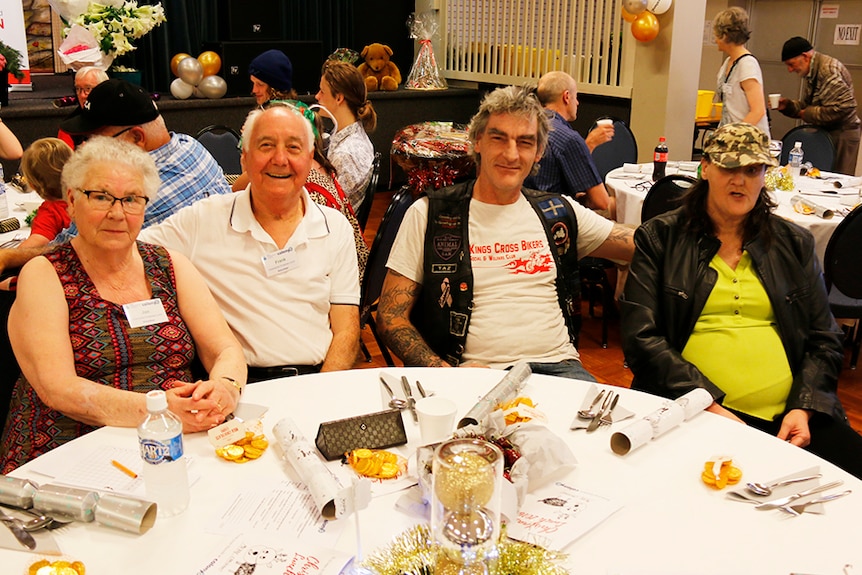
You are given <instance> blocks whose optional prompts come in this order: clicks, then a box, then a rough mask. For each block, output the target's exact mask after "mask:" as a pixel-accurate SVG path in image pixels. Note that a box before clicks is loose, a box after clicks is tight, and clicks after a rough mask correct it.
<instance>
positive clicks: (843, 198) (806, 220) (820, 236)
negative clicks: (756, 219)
mask: <svg viewBox="0 0 862 575" xmlns="http://www.w3.org/2000/svg"><path fill="white" fill-rule="evenodd" d="M698 164H699V163H698V162H668V167H667V174H668V175H670V174H684V175H687V176H691V177H694V178H696V177H697V171H696V170H697V166H698ZM681 167H685V168H689V169H688V170H682V169H680V168H681ZM638 168H639V171H637V172H626V171H625V170H624V169H623V168H617V169H616V170H613V171H611V172H610V173H608V176H607V178H606V179H605V185H606V186H607V187H608V191H609V192H610V193H612V194H613V195H614V196H616V198H617V221H618V222H620V223H621V224H634V225H640V223H641V208H642V207H643V203H644V198H646V195H647V192H648V191H649V188H650V186H651V185H652V180H651V176H652V164H639V165H638ZM849 181H851V178H850V177H849V176H843V175H841V174H833V173H830V172H821V177H820V178H809V177H807V176H800V177H798V178H796V179H795V181H794V184H795V185H794V188H793V190H791V191H781V190H776V191H774V192H772V197H773V198H774V199H775V200H776V202H777V203H778V208H776V210H775V214H776V215H779V216H781V217H783V218H786V219H788V220H790V221H792V222H794V223H796V224H799V225H800V226H802V227H804V228H805V229H807V230H808V231H810V232H811V233H812V234H813V235H814V241H815V244H816V249H817V256H818V257H819V258H820V261H821V262H822V261H823V256H824V254H825V253H826V244H828V243H829V238H831V237H832V232H834V231H835V228H836V227H837V226H838V224H839V223H840V222H841V220H842V217H841V215H840V210H849V209H852V208H853V206H854V205H855V203H857V202H858V201H859V195H860V188H859V187H858V184H857V187H842V188H837V187H835V182H849ZM796 194H802V196H803V197H805V198H808V199H810V200H813V201H815V202H816V203H818V204H821V205H823V206H824V207H826V208H829V209H831V210H832V211H833V212H834V214H835V215H834V216H833V217H831V218H829V219H824V218H821V217H819V216H816V215H814V214H808V215H805V214H800V213H798V212H796V211H795V210H794V209H793V205H792V203H791V198H792V197H793V196H794V195H796ZM845 202H850V203H849V204H848V203H845Z"/></svg>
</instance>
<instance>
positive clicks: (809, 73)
mask: <svg viewBox="0 0 862 575" xmlns="http://www.w3.org/2000/svg"><path fill="white" fill-rule="evenodd" d="M781 60H782V61H783V62H784V63H785V64H786V65H787V71H788V72H795V73H796V74H799V75H800V76H801V77H802V78H803V79H804V80H805V86H804V89H803V91H802V99H801V100H788V99H787V98H781V99H780V100H779V102H778V110H779V111H780V112H781V113H782V114H784V115H785V116H788V117H790V118H799V119H801V120H803V121H804V122H805V123H806V124H814V125H817V126H820V127H821V128H823V129H825V130H827V131H828V132H829V134H830V135H831V136H832V142H833V143H834V144H835V166H834V168H833V169H834V171H836V172H839V173H842V174H848V175H851V176H853V175H855V174H856V158H857V156H858V155H859V137H860V133H862V121H860V120H859V116H858V115H857V113H856V97H855V96H854V94H853V79H852V78H851V77H850V72H848V71H847V68H845V67H844V64H842V63H841V62H839V61H838V60H836V59H835V58H832V57H831V56H827V55H826V54H821V53H820V52H817V51H815V50H814V47H813V46H812V45H811V43H810V42H809V41H808V40H806V39H805V38H801V37H799V36H794V37H793V38H791V39H790V40H788V41H787V42H785V43H784V47H783V48H782V49H781Z"/></svg>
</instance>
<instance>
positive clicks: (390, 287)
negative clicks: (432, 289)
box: [377, 269, 450, 367]
mask: <svg viewBox="0 0 862 575" xmlns="http://www.w3.org/2000/svg"><path fill="white" fill-rule="evenodd" d="M421 289H422V286H421V285H419V284H418V283H416V282H414V281H412V280H410V279H408V278H407V277H405V276H403V275H401V274H399V273H398V272H396V271H393V270H391V269H390V270H389V271H388V272H387V273H386V279H385V280H384V281H383V291H382V293H381V294H380V302H379V303H378V304H377V326H378V328H379V329H380V336H381V337H382V338H383V342H384V343H385V344H386V346H387V347H388V348H389V349H391V350H392V351H393V352H395V355H397V356H398V357H400V358H401V361H403V362H404V365H410V366H424V367H450V366H449V364H448V363H446V362H445V361H443V359H441V358H440V356H438V355H437V354H436V353H434V352H433V351H431V348H430V347H428V344H427V343H425V340H424V339H423V338H422V335H420V334H419V332H418V331H417V330H416V327H415V326H414V325H413V324H412V323H410V311H411V310H412V309H413V306H414V305H415V304H416V300H417V299H418V298H419V291H420V290H421Z"/></svg>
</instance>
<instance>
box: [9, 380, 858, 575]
mask: <svg viewBox="0 0 862 575" xmlns="http://www.w3.org/2000/svg"><path fill="white" fill-rule="evenodd" d="M384 371H386V372H388V373H391V374H392V375H394V376H396V377H399V376H401V375H406V376H407V377H408V379H409V380H410V381H411V382H414V381H416V380H417V379H418V380H421V381H422V384H423V386H424V388H425V389H426V390H427V391H429V392H431V391H433V392H436V393H437V394H438V395H440V396H444V397H449V398H451V399H453V400H454V401H455V402H456V403H457V405H458V408H459V409H458V417H459V418H460V417H461V416H463V415H464V414H465V413H466V412H467V411H468V410H469V408H470V407H472V406H473V405H474V404H475V402H476V401H477V400H478V399H479V398H480V397H481V396H482V395H484V394H485V393H486V392H487V391H488V390H490V389H491V388H492V387H493V386H494V385H495V384H496V383H497V382H499V381H500V379H501V378H502V377H503V375H504V372H501V371H496V370H490V369H469V368H462V369H455V368H448V369H446V368H412V369H407V368H388V369H385V370H384ZM378 374H379V370H376V369H367V370H353V371H342V372H335V373H321V374H316V375H307V376H301V377H293V378H287V379H282V380H273V381H267V382H261V383H256V384H253V385H250V386H248V387H247V388H246V391H245V393H244V394H243V398H242V401H243V403H246V402H248V403H253V404H262V405H267V406H268V407H269V411H268V413H267V414H266V415H265V417H264V418H263V427H264V431H265V433H266V434H267V436H268V437H269V438H270V440H272V441H273V445H271V446H270V448H269V449H268V450H267V451H266V452H265V453H264V454H263V457H261V458H260V459H258V460H255V461H251V462H249V463H246V464H243V465H238V464H234V463H230V462H226V461H223V460H221V459H219V458H217V457H216V456H215V455H214V453H213V448H212V447H211V446H210V444H209V442H208V441H207V438H206V436H205V435H204V434H192V435H186V436H185V446H186V452H187V453H188V454H190V455H191V456H192V457H193V458H194V464H193V466H192V468H191V469H192V472H193V474H194V475H199V476H200V479H199V480H198V481H197V482H196V483H195V484H194V485H192V488H191V492H192V496H191V503H190V506H189V508H188V510H187V511H186V512H184V513H183V514H181V515H179V516H177V517H173V518H168V519H161V518H160V519H158V520H157V521H156V524H155V526H154V527H153V528H152V529H151V530H150V531H148V532H147V533H145V534H144V535H132V534H128V533H125V532H120V531H115V530H111V529H108V528H105V527H102V526H99V525H96V524H92V523H75V524H72V525H70V526H68V527H67V528H64V529H63V530H60V531H55V532H54V533H55V534H56V538H57V540H58V542H59V544H60V546H61V548H62V550H63V552H64V553H65V554H66V555H67V556H68V557H69V558H71V559H77V560H81V561H83V562H84V563H85V565H86V566H87V572H88V573H93V574H100V573H120V572H122V573H128V574H142V575H143V574H150V573H164V572H169V573H197V572H198V570H199V569H201V568H202V567H203V566H204V565H205V564H206V561H207V559H208V558H210V557H212V556H213V555H214V554H215V553H216V551H217V550H218V549H219V548H223V547H224V546H225V545H226V544H227V542H228V541H229V540H230V538H229V537H226V536H223V535H213V534H211V533H208V532H207V527H208V525H210V524H211V523H212V522H214V519H215V517H214V515H215V514H217V513H218V510H219V508H220V507H221V506H222V505H224V504H225V502H227V501H229V500H231V499H232V498H234V497H235V495H236V494H237V493H239V492H242V491H252V490H255V489H256V488H258V486H259V485H260V483H261V482H264V481H271V480H274V479H279V478H293V479H296V478H297V475H296V473H295V472H294V471H293V469H292V468H291V467H290V466H289V465H288V464H286V463H285V462H284V461H283V460H282V459H281V458H280V455H279V451H280V450H279V448H278V446H277V445H275V444H274V438H273V435H272V427H273V425H274V424H276V423H277V422H278V421H279V420H281V419H282V418H284V417H290V418H292V419H293V421H294V422H295V424H296V425H297V427H298V428H299V429H300V430H301V431H302V432H303V433H304V434H305V436H306V438H307V439H308V440H309V441H314V437H315V435H316V432H317V428H318V425H319V424H320V423H321V422H323V421H329V420H333V419H339V418H344V417H349V416H353V415H357V414H362V413H370V412H374V411H379V410H380V409H381V408H382V405H383V401H384V395H383V394H382V393H381V389H380V384H379V380H378ZM591 385H593V384H590V383H588V382H583V381H577V380H568V379H561V378H555V377H549V376H540V375H532V376H531V377H530V378H529V379H528V380H527V383H526V387H525V389H524V390H523V392H522V395H526V396H529V397H531V398H532V399H533V400H534V401H535V402H536V403H537V406H538V409H539V410H540V411H542V412H544V413H545V414H546V415H547V418H548V421H549V424H548V425H549V427H550V429H551V430H552V431H553V432H554V433H555V434H557V435H558V436H559V437H561V438H562V439H563V440H564V441H565V442H566V443H567V444H568V445H569V447H570V448H571V450H572V452H573V453H574V455H575V457H576V458H577V460H578V464H577V467H576V469H575V470H574V472H573V473H571V474H570V475H569V476H568V481H569V482H570V483H572V484H573V485H574V486H575V487H577V488H578V489H582V490H586V491H589V492H593V493H597V494H601V495H604V496H607V497H609V498H612V499H614V500H617V501H619V502H620V503H621V504H622V508H621V509H619V510H618V511H617V512H616V513H614V514H613V515H611V516H610V517H609V518H608V519H606V520H605V521H604V522H602V523H600V524H599V525H598V526H596V527H595V528H593V529H592V530H591V531H589V532H588V533H586V534H585V535H583V536H582V537H581V538H579V539H577V540H576V541H575V542H574V543H573V544H571V545H569V546H568V547H567V548H566V549H565V551H566V552H567V553H568V554H569V557H568V560H567V564H566V566H567V568H568V569H569V570H570V572H571V573H577V574H584V575H591V574H594V575H600V574H608V573H628V574H633V573H699V574H719V573H724V574H726V573H751V574H764V573H777V574H787V573H820V574H824V575H826V574H838V573H841V568H842V566H843V565H845V564H847V563H852V564H855V565H857V566H862V547H860V546H859V535H858V533H857V532H856V531H857V530H856V529H855V526H856V525H857V524H858V522H859V517H862V482H860V481H859V480H857V479H855V478H854V477H852V476H850V475H848V474H847V473H845V472H843V471H841V470H840V469H838V468H836V467H834V466H833V465H831V464H829V463H827V462H825V461H823V460H821V459H819V458H817V457H815V456H813V455H811V454H809V453H808V452H806V451H804V450H802V449H799V448H797V447H794V446H792V445H790V444H788V443H785V442H783V441H779V440H778V439H776V438H774V437H771V436H769V435H766V434H764V433H761V432H759V431H756V430H753V429H751V428H748V427H745V426H743V425H741V424H739V423H735V422H733V421H730V420H728V419H725V418H722V417H719V416H716V415H713V414H711V413H700V414H698V415H696V416H694V417H693V418H691V419H689V420H688V421H686V422H684V423H682V424H681V425H679V426H678V427H676V428H674V429H672V430H671V431H669V432H667V433H666V434H665V435H662V436H661V437H659V438H657V439H655V440H653V441H652V442H650V443H648V444H647V445H645V446H643V447H641V448H640V449H637V450H636V451H633V452H632V453H629V454H628V455H626V456H618V455H615V454H614V453H613V452H612V451H611V450H610V447H609V441H610V436H611V433H612V432H613V431H614V430H619V429H622V428H624V427H625V426H627V425H629V424H630V423H631V422H632V421H634V420H633V419H630V420H626V421H621V422H618V423H615V424H614V425H613V426H612V427H611V428H606V427H602V428H600V429H599V430H598V431H596V432H594V433H591V434H587V433H586V432H585V431H583V430H577V431H571V430H569V424H570V423H571V421H572V419H573V418H574V417H575V412H576V410H577V409H578V408H579V406H580V404H581V402H582V400H583V399H584V397H585V394H586V393H587V391H588V390H589V389H590V386H591ZM599 387H606V386H599ZM613 389H614V390H615V391H618V392H619V393H620V394H621V399H620V402H619V405H620V406H622V407H625V408H626V409H628V410H630V411H633V412H634V413H635V414H636V415H635V417H642V416H644V415H646V414H648V413H651V412H652V411H654V410H655V409H656V408H657V407H659V406H660V405H661V403H662V401H663V400H662V399H661V398H658V397H655V396H651V395H647V394H644V393H639V392H635V391H631V390H628V389H624V388H616V387H615V388H613ZM403 419H404V425H405V428H406V430H407V435H408V439H409V442H408V444H407V445H405V446H401V447H400V448H396V450H397V451H399V452H401V453H402V454H403V455H405V456H407V457H408V458H410V459H409V461H410V463H411V465H413V464H414V461H415V460H414V459H412V454H413V452H414V451H415V449H416V448H417V447H418V446H419V433H418V427H417V425H416V424H414V423H413V420H412V418H411V417H410V416H409V414H403ZM99 446H101V447H123V448H127V449H137V438H136V435H135V430H134V429H123V428H114V427H105V428H102V429H100V430H97V431H95V432H93V433H91V434H89V435H86V436H84V437H82V438H79V439H77V440H75V441H73V442H71V443H69V444H67V445H65V446H63V447H61V448H59V449H57V450H55V451H54V452H50V453H48V454H46V455H44V456H42V457H41V458H38V459H36V460H34V461H32V462H30V463H28V464H27V465H25V466H23V467H22V468H20V469H18V470H16V471H15V472H14V473H13V475H15V476H18V477H30V478H32V479H34V480H36V481H37V482H46V481H47V478H46V477H44V476H42V475H40V474H38V473H36V471H37V470H38V469H45V468H46V467H50V466H51V465H50V464H51V460H52V459H53V460H54V462H57V461H60V460H63V459H66V460H69V459H70V458H71V459H74V458H75V457H76V456H80V455H82V454H84V453H86V452H88V451H90V450H92V449H93V448H94V447H99ZM719 454H727V455H732V456H733V458H734V462H735V464H737V465H738V466H739V467H741V468H742V470H743V472H744V475H743V481H746V480H770V479H772V478H775V477H779V476H783V475H787V474H790V473H794V472H797V471H800V470H802V469H805V468H809V467H812V466H818V465H819V467H820V471H821V472H822V473H823V482H826V481H831V480H834V479H842V480H843V481H844V487H843V488H842V489H847V488H850V489H853V493H852V494H851V495H849V496H847V497H844V498H842V499H841V500H839V501H836V502H833V503H829V504H827V505H826V506H825V507H826V511H825V514H823V515H813V514H803V515H802V516H801V517H798V518H793V517H790V516H788V515H785V514H783V513H782V512H780V511H762V510H757V509H754V507H753V506H752V505H747V504H744V503H737V502H733V501H730V500H728V499H726V497H725V494H724V493H723V492H719V491H715V490H713V489H711V488H709V487H707V486H705V485H704V484H703V483H702V482H701V481H700V474H701V471H702V470H703V465H704V462H705V461H706V460H708V459H710V458H711V457H712V456H715V455H719ZM328 465H330V466H335V467H337V466H339V465H340V463H338V462H332V463H329V464H328ZM400 495H401V493H391V494H387V495H381V496H379V497H375V498H374V499H372V501H371V504H370V506H369V508H368V509H367V510H364V511H362V513H361V525H362V530H361V534H362V545H363V550H364V553H366V554H368V553H371V552H372V551H373V550H374V549H376V548H379V547H381V546H384V545H386V544H387V542H388V541H390V539H391V537H392V536H393V535H396V534H398V533H401V532H402V531H403V530H405V529H406V528H408V527H410V526H412V525H415V524H416V523H418V522H421V521H422V518H420V517H418V516H415V515H411V514H408V513H406V512H404V511H400V510H398V509H396V508H395V502H396V500H397V499H398V498H399V496H400ZM339 521H344V522H346V523H347V525H346V528H345V529H344V531H343V532H342V533H341V536H340V539H339V540H338V543H337V545H336V548H337V549H340V550H342V551H346V552H349V553H351V554H352V553H354V552H355V542H356V538H355V534H354V529H353V520H352V519H349V518H345V519H340V520H339ZM34 557H36V555H33V554H29V553H25V552H18V551H9V550H0V564H2V565H5V568H4V572H7V573H13V574H14V573H22V572H24V569H25V567H26V566H27V565H29V564H30V563H31V562H32V561H33V560H34ZM208 575H211V574H209V572H208Z"/></svg>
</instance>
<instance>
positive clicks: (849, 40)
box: [832, 24, 862, 46]
mask: <svg viewBox="0 0 862 575" xmlns="http://www.w3.org/2000/svg"><path fill="white" fill-rule="evenodd" d="M860 31H862V24H838V25H836V26H835V37H834V38H833V39H832V42H833V43H834V44H835V45H836V46H858V45H859V33H860Z"/></svg>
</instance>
